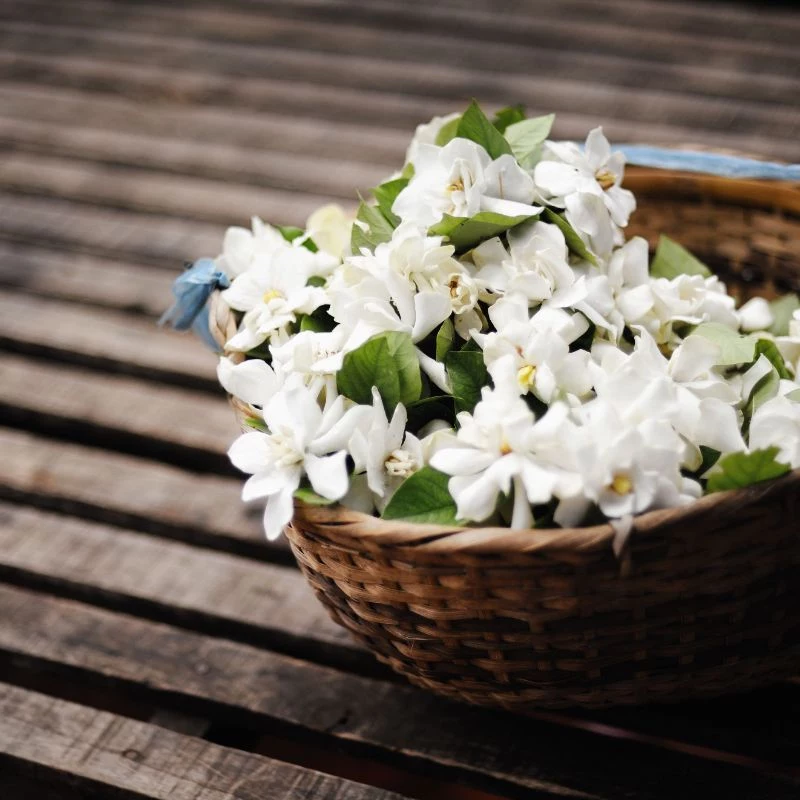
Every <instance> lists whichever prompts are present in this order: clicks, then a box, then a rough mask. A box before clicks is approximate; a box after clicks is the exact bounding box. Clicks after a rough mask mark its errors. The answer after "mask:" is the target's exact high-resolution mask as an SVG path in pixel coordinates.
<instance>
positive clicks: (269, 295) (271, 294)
mask: <svg viewBox="0 0 800 800" xmlns="http://www.w3.org/2000/svg"><path fill="white" fill-rule="evenodd" d="M282 298H283V294H282V293H281V292H279V291H278V290H277V289H270V290H269V291H268V292H264V296H263V297H262V298H261V300H262V302H264V303H269V302H270V301H272V300H278V299H282Z"/></svg>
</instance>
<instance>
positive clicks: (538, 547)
mask: <svg viewBox="0 0 800 800" xmlns="http://www.w3.org/2000/svg"><path fill="white" fill-rule="evenodd" d="M625 184H626V185H627V186H628V187H629V188H632V189H634V190H635V191H636V192H637V193H639V192H643V193H648V192H649V193H656V194H662V193H663V194H670V195H673V196H676V195H681V194H689V195H691V194H701V195H704V196H707V197H713V198H714V199H717V200H720V201H723V202H727V203H731V204H740V205H746V206H751V207H761V208H770V209H780V210H781V211H782V212H784V213H788V214H790V215H800V184H793V183H782V184H778V183H776V182H774V181H766V180H751V179H736V178H720V177H716V176H710V175H702V174H697V173H688V172H677V171H672V170H665V169H655V168H649V167H634V168H630V169H629V171H628V173H627V174H626V180H625ZM210 327H211V332H212V335H213V336H214V338H215V340H216V341H217V342H218V343H219V345H220V348H222V349H224V345H225V342H226V341H227V340H228V339H229V338H230V336H232V335H233V333H235V330H236V326H235V323H234V320H233V316H232V313H231V309H230V308H229V307H228V306H227V305H226V304H225V303H224V302H222V301H221V300H220V297H219V292H215V293H214V294H213V296H212V298H211V313H210ZM226 355H227V356H228V357H229V358H231V360H233V361H234V362H240V361H241V360H243V358H244V356H243V354H241V353H233V352H227V353H226ZM230 400H231V403H232V405H233V408H234V411H235V412H236V414H237V417H239V418H240V419H242V418H244V417H245V416H251V415H252V413H253V412H252V410H250V409H249V408H248V407H247V406H246V405H245V404H243V403H242V402H240V401H238V400H237V399H236V398H230ZM784 491H786V492H796V493H800V469H797V470H794V471H793V472H791V473H789V474H787V475H785V476H783V477H782V478H779V479H777V480H771V481H765V482H763V483H759V484H754V485H753V486H748V487H746V488H742V489H736V490H732V491H727V492H718V493H715V494H711V495H706V496H705V497H701V498H700V499H698V500H697V501H695V502H693V503H689V504H687V505H685V506H681V507H678V508H667V509H658V510H654V511H648V512H646V513H644V514H640V515H638V516H636V517H634V519H633V526H632V528H631V534H636V536H637V539H638V538H639V537H641V536H647V535H663V534H664V533H666V532H667V531H668V530H669V531H679V530H685V529H688V528H694V529H696V528H697V527H698V526H699V525H701V524H702V521H703V520H704V519H706V518H708V517H709V516H711V515H713V516H716V515H719V514H725V515H735V514H737V513H738V512H739V511H741V510H743V509H745V508H746V507H747V506H749V505H751V504H753V503H755V502H758V501H761V500H768V499H769V497H770V496H771V495H773V494H775V495H778V494H781V493H783V492H784ZM295 517H296V518H298V519H301V520H302V522H303V524H304V526H307V527H308V529H309V530H313V529H314V528H318V529H320V530H321V529H323V528H324V533H325V535H326V536H329V537H335V538H336V539H337V540H339V541H340V542H342V541H350V542H352V543H353V546H354V549H355V545H356V543H358V544H360V545H368V544H370V543H371V544H372V546H374V547H380V548H382V547H396V548H401V549H402V548H408V549H414V551H415V552H419V551H425V552H429V553H431V554H434V553H437V554H442V553H455V552H462V553H468V552H469V553H482V554H498V555H500V554H506V555H508V554H514V553H519V554H522V553H532V552H542V551H551V552H555V551H562V552H563V551H590V550H596V549H601V548H607V547H608V546H609V545H610V544H611V543H612V542H613V541H614V539H615V537H616V536H617V531H616V529H615V528H614V526H613V524H611V523H605V524H603V525H595V526H591V527H583V528H537V529H533V530H510V529H508V528H499V527H488V528H480V527H462V526H447V525H435V524H421V523H410V522H406V521H403V520H385V519H381V518H379V517H373V516H371V515H369V514H364V513H362V512H359V511H354V510H351V509H348V508H344V507H343V506H340V505H311V504H308V503H305V502H303V501H300V500H297V501H295ZM532 534H533V535H532Z"/></svg>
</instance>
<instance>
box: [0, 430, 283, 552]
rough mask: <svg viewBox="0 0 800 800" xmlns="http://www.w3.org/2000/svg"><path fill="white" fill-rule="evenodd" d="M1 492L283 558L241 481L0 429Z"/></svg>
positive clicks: (158, 531)
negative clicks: (243, 494) (245, 495)
mask: <svg viewBox="0 0 800 800" xmlns="http://www.w3.org/2000/svg"><path fill="white" fill-rule="evenodd" d="M0 452H2V454H3V458H0V496H1V497H4V498H10V499H12V500H24V501H25V502H28V503H33V504H34V505H37V506H41V507H43V508H53V509H57V510H59V511H67V512H69V513H71V514H79V515H80V516H83V517H86V518H87V519H96V520H99V521H100V522H107V523H111V524H113V525H124V526H126V527H129V528H135V529H136V530H140V531H144V532H147V533H155V534H158V535H160V536H167V537H170V538H173V539H180V540H182V541H188V542H194V543H198V544H202V545H203V546H206V547H212V548H216V549H221V550H230V551H232V552H238V553H242V554H245V555H247V556H249V557H251V558H259V559H269V560H274V559H278V560H281V561H288V560H289V558H290V557H289V556H288V555H287V550H286V545H285V543H269V542H267V541H266V539H265V537H264V532H263V529H262V526H261V515H260V512H259V511H258V509H257V507H256V506H246V505H245V504H244V503H242V501H241V481H240V480H237V479H233V478H221V477H217V476H215V475H202V474H197V473H192V472H189V471H187V470H181V469H178V468H176V467H171V466H167V465H166V464H158V463H156V462H153V461H148V460H145V459H139V458H133V457H131V456H126V455H121V454H117V453H111V452H109V451H106V450H98V449H93V448H89V447H81V446H78V445H75V444H70V443H65V442H56V441H49V440H46V439H41V438H39V437H36V436H33V435H31V434H29V433H24V432H22V431H14V430H11V429H8V428H0Z"/></svg>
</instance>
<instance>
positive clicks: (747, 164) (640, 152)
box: [613, 144, 800, 182]
mask: <svg viewBox="0 0 800 800" xmlns="http://www.w3.org/2000/svg"><path fill="white" fill-rule="evenodd" d="M613 149H614V150H619V151H621V152H622V153H623V154H624V156H625V160H626V161H627V163H628V164H638V165H639V166H640V167H657V168H659V169H676V170H685V171H687V172H703V173H706V174H707V175H720V176H722V177H725V178H758V179H764V180H771V181H798V182H800V164H777V163H774V162H770V161H756V160H755V159H753V158H741V157H739V156H726V155H722V154H720V153H697V152H694V151H689V150H668V149H666V148H663V147H648V146H647V145H640V144H624V145H622V146H620V147H614V148H613Z"/></svg>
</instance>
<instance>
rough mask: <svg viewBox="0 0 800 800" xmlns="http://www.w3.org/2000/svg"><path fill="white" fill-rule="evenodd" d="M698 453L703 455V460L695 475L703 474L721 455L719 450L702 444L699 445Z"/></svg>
mask: <svg viewBox="0 0 800 800" xmlns="http://www.w3.org/2000/svg"><path fill="white" fill-rule="evenodd" d="M700 455H701V456H702V457H703V461H702V462H701V464H700V467H699V469H698V470H697V473H696V474H697V475H701V476H702V475H705V474H706V472H708V470H710V469H711V467H713V466H714V464H716V463H717V461H719V457H720V455H721V453H720V451H719V450H715V449H714V448H713V447H706V446H705V445H704V444H701V445H700Z"/></svg>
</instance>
